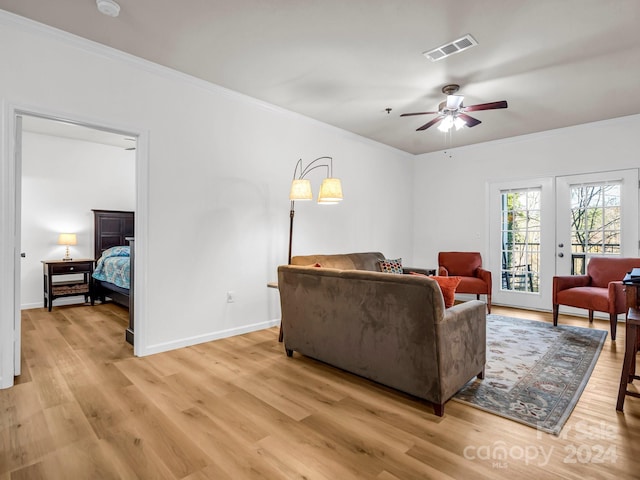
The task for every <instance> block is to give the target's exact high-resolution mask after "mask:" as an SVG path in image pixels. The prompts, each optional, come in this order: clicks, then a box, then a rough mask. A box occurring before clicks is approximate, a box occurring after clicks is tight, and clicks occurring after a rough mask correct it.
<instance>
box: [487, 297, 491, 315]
mask: <svg viewBox="0 0 640 480" xmlns="http://www.w3.org/2000/svg"><path fill="white" fill-rule="evenodd" d="M487 313H491V294H490V293H488V294H487Z"/></svg>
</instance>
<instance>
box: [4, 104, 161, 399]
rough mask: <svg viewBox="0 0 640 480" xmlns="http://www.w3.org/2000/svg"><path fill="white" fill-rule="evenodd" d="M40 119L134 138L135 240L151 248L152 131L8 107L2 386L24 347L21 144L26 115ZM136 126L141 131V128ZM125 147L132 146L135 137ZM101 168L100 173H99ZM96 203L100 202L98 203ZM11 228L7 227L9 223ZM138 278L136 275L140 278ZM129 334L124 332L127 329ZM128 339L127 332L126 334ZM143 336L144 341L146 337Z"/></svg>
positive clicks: (141, 304)
mask: <svg viewBox="0 0 640 480" xmlns="http://www.w3.org/2000/svg"><path fill="white" fill-rule="evenodd" d="M25 118H27V119H38V120H41V121H43V122H48V123H49V124H50V126H56V127H61V126H62V127H64V126H66V127H71V126H72V127H75V128H76V129H79V128H83V129H85V130H86V132H90V133H91V134H93V135H98V136H100V135H114V134H115V135H120V136H122V137H126V138H132V139H134V140H136V141H134V142H133V143H134V146H135V150H133V152H134V153H133V156H134V162H135V166H134V172H135V173H134V175H135V179H134V185H135V194H134V195H135V211H136V216H137V219H136V237H137V238H136V243H137V245H138V246H140V247H141V248H144V249H145V250H146V248H145V247H146V231H147V227H146V225H147V202H146V196H147V191H148V182H147V179H148V147H147V143H148V132H145V131H142V130H139V129H120V128H116V127H114V126H108V125H104V124H101V123H100V122H95V121H88V120H86V119H83V120H77V119H71V118H69V117H65V116H63V115H52V114H49V113H47V114H42V113H38V112H34V111H31V110H23V109H20V108H17V107H10V108H9V110H8V116H7V119H8V121H7V122H6V126H7V130H8V134H7V135H6V138H7V139H8V140H9V141H8V142H7V150H6V152H7V157H6V158H7V159H9V161H7V162H6V164H5V165H3V171H2V173H3V187H6V188H3V193H2V202H3V204H4V205H5V206H6V207H5V208H4V209H3V211H2V212H1V215H2V218H1V223H2V225H3V230H4V231H3V233H2V240H3V246H2V262H3V263H4V264H5V265H6V266H7V267H8V268H3V272H2V274H1V275H2V282H3V283H5V284H6V285H7V286H8V287H9V288H7V289H5V291H4V293H3V295H4V296H3V299H7V300H9V301H7V302H6V303H5V302H4V301H3V302H2V303H4V305H3V306H2V307H0V308H1V310H0V332H2V334H3V335H2V339H1V340H0V354H1V356H0V388H6V387H9V386H11V385H12V384H13V377H14V375H19V374H20V351H21V344H20V338H21V295H20V292H21V261H22V257H21V256H20V253H21V251H22V249H21V246H22V241H21V227H22V225H21V223H22V222H21V207H22V202H21V195H22V192H21V181H22V154H23V152H22V149H23V138H22V136H23V125H22V123H23V120H24V119H25ZM136 130H137V131H136ZM127 142H128V143H129V144H128V145H127V146H126V147H124V148H131V147H132V145H131V143H132V142H131V141H130V140H128V141H127ZM97 174H99V172H96V175H97ZM94 208H95V206H94ZM4 227H7V228H4ZM145 265H146V254H145V253H144V252H141V254H140V255H137V256H136V265H135V268H136V269H138V270H139V271H140V273H141V276H142V277H143V278H144V272H145V271H146V268H145ZM137 281H138V280H137V279H136V282H137ZM144 298H145V295H144V290H142V292H141V293H138V292H137V293H136V300H137V301H136V303H135V308H136V312H138V318H139V319H141V322H140V324H139V327H140V328H139V329H137V332H136V344H135V345H134V354H136V355H140V351H141V348H142V347H140V345H141V344H142V342H143V341H144V338H145V330H144V327H145V322H144V312H145V310H146V309H145V306H146V305H145V301H144ZM123 335H124V334H123ZM123 338H124V336H123ZM141 339H142V342H141Z"/></svg>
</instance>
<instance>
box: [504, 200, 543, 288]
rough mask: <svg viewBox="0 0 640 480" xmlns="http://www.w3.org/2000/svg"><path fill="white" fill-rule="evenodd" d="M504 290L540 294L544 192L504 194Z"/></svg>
mask: <svg viewBox="0 0 640 480" xmlns="http://www.w3.org/2000/svg"><path fill="white" fill-rule="evenodd" d="M501 205H502V216H501V218H502V221H501V238H502V250H501V255H502V268H501V278H502V282H501V289H502V290H509V291H517V292H534V293H537V292H538V291H539V285H540V210H541V189H540V188H525V189H520V190H508V191H502V192H501Z"/></svg>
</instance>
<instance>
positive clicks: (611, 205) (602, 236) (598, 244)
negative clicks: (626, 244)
mask: <svg viewBox="0 0 640 480" xmlns="http://www.w3.org/2000/svg"><path fill="white" fill-rule="evenodd" d="M620 191H621V189H620V182H603V183H591V184H582V185H572V186H571V222H572V223H571V273H572V275H584V273H585V272H586V266H587V263H588V262H589V256H590V255H620V251H621V250H620V203H621V198H620Z"/></svg>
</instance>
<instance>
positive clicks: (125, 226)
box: [93, 210, 135, 259]
mask: <svg viewBox="0 0 640 480" xmlns="http://www.w3.org/2000/svg"><path fill="white" fill-rule="evenodd" d="M93 216H94V221H95V224H94V249H93V254H94V258H96V259H98V258H100V255H101V254H102V252H104V251H105V250H106V249H107V248H111V247H117V246H119V245H128V244H129V243H128V242H127V241H126V240H125V237H133V236H134V227H135V213H134V212H124V211H121V210H93Z"/></svg>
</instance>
